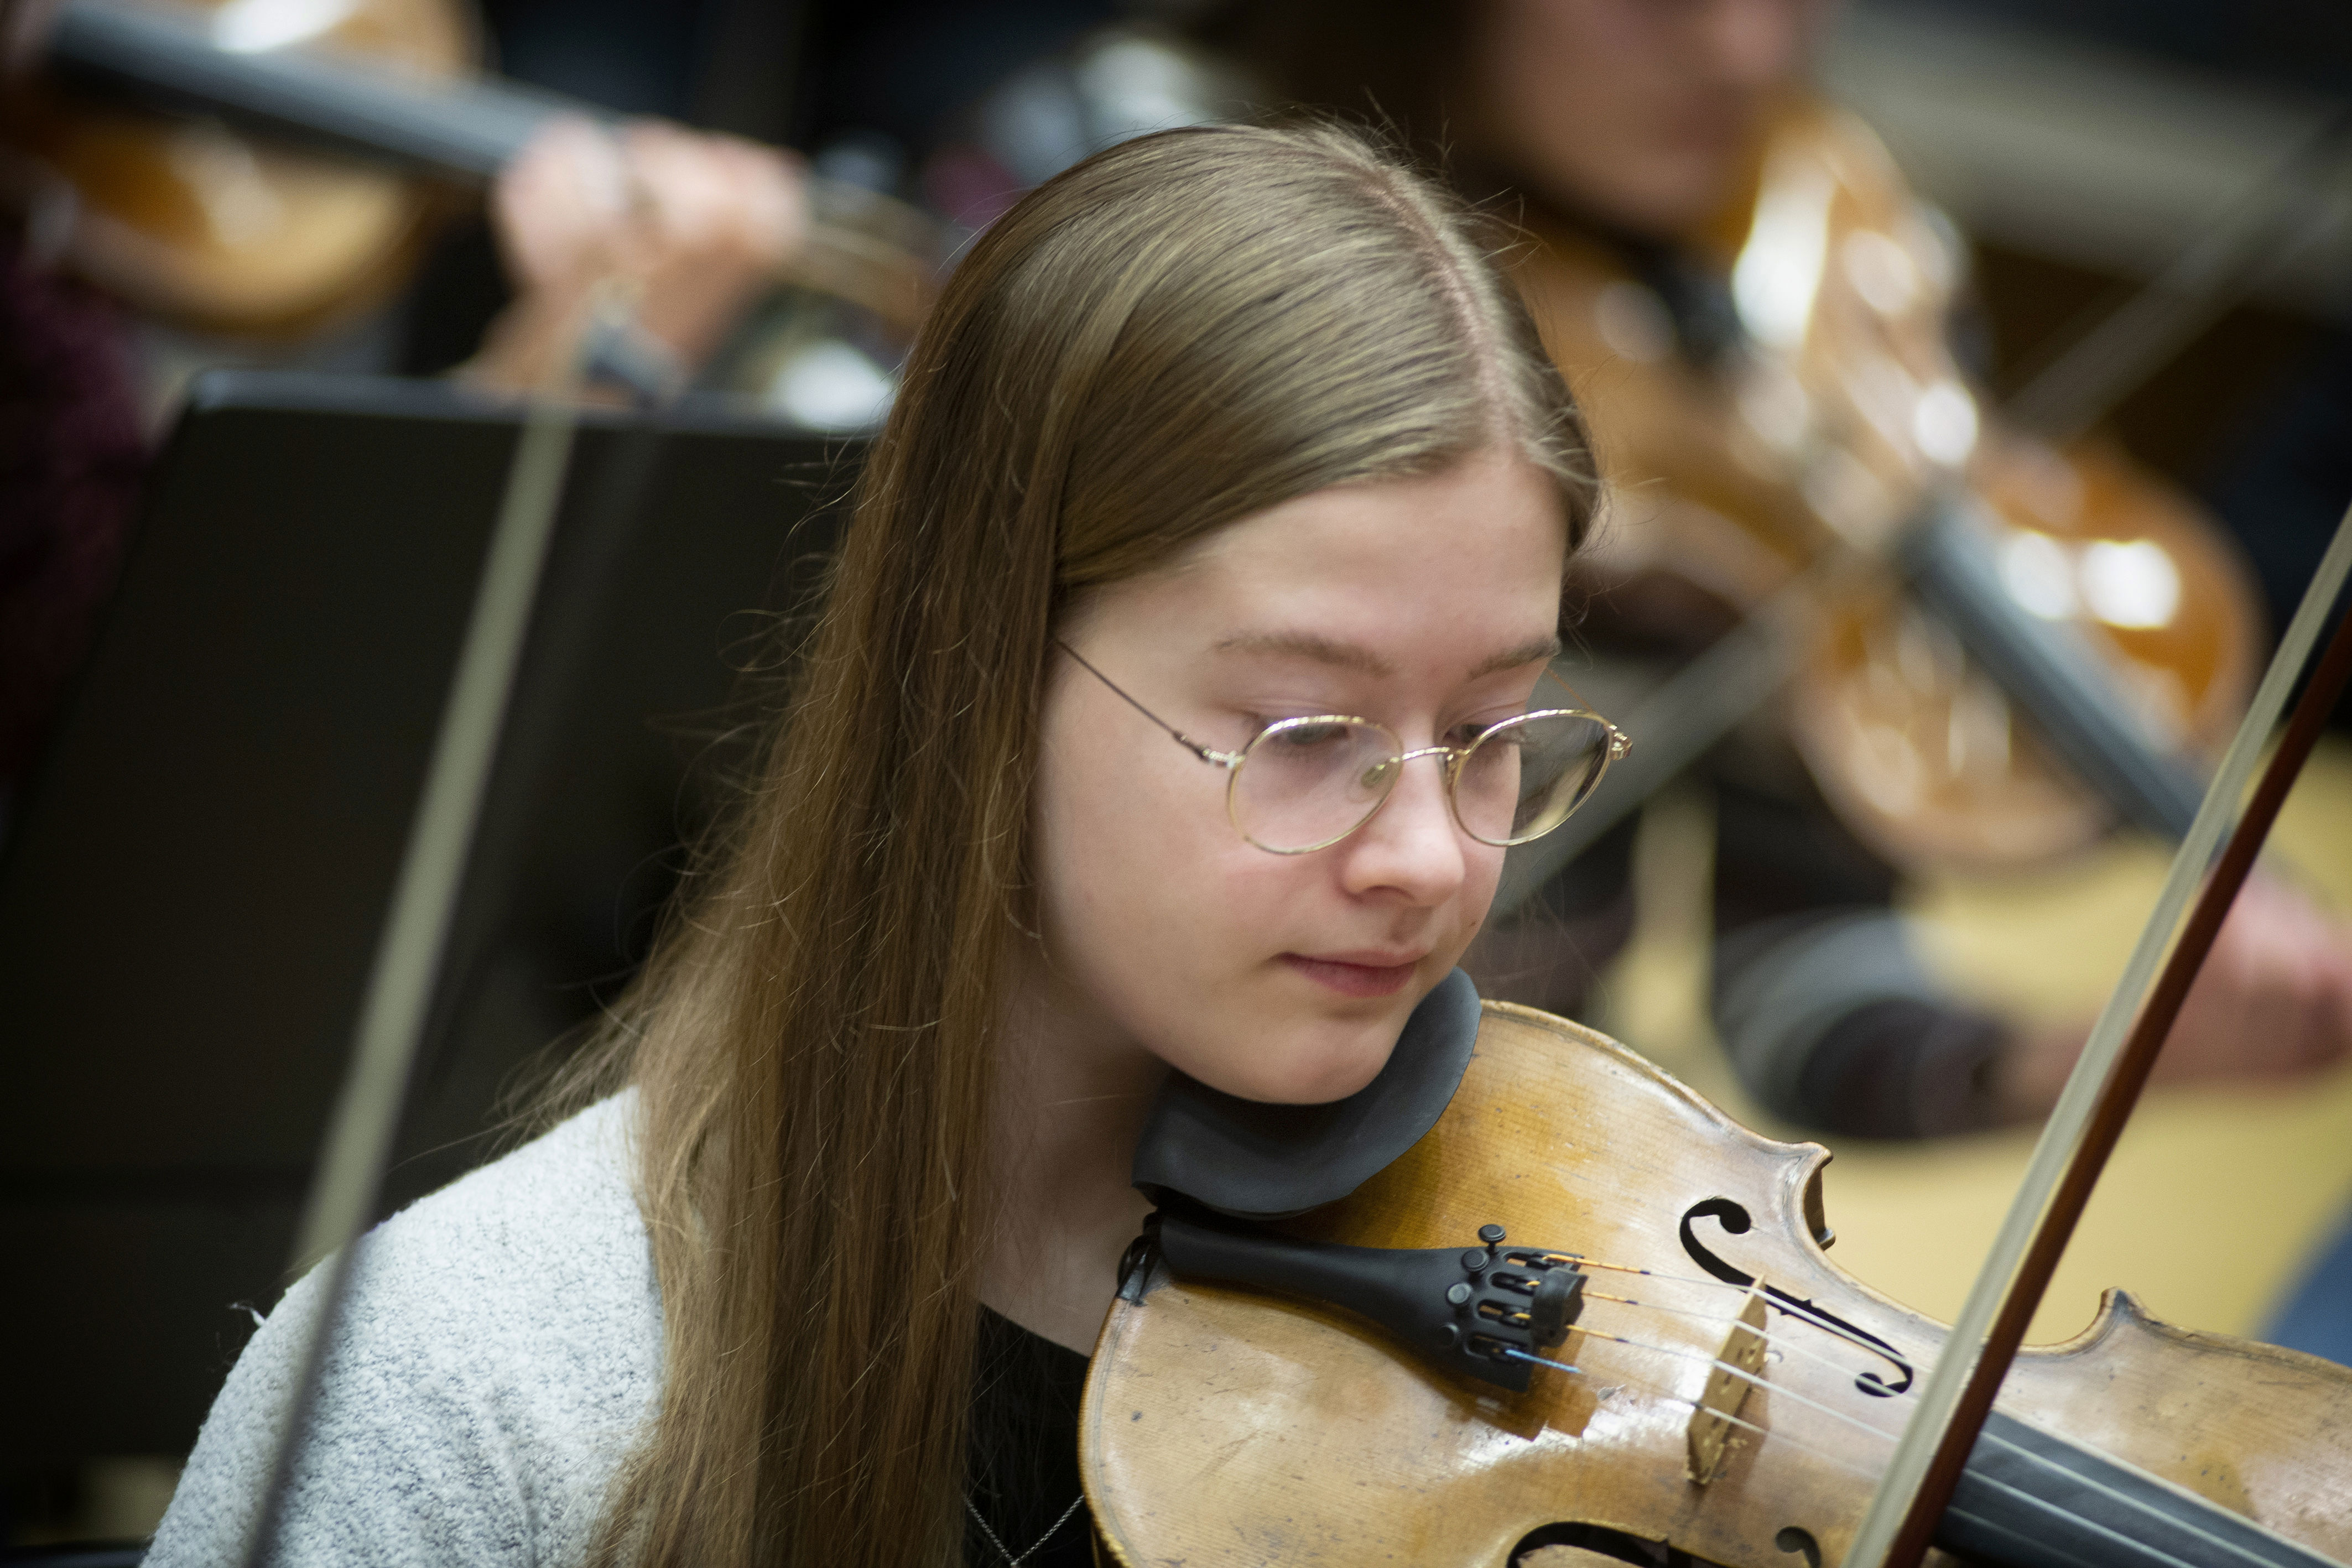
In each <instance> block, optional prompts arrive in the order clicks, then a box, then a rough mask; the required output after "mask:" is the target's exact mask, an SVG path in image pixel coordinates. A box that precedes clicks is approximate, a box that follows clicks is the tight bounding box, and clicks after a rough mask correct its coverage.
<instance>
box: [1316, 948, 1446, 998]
mask: <svg viewBox="0 0 2352 1568" xmlns="http://www.w3.org/2000/svg"><path fill="white" fill-rule="evenodd" d="M1282 961H1283V962H1284V963H1286V964H1287V965H1289V966H1290V967H1292V968H1293V969H1296V970H1297V971H1298V973H1300V974H1302V975H1304V976H1306V977H1307V978H1308V979H1310V980H1313V981H1315V982H1317V983H1318V984H1319V985H1325V986H1328V987H1330V988H1331V989H1333V990H1335V991H1337V992H1339V994H1340V995H1341V996H1344V997H1387V996H1394V995H1395V994H1396V993H1397V992H1399V991H1401V990H1402V989H1404V988H1405V985H1406V983H1407V982H1409V981H1410V980H1412V972H1413V970H1414V969H1415V968H1416V967H1419V966H1418V964H1417V963H1407V964H1350V963H1348V962H1346V961H1345V960H1343V959H1339V958H1309V957H1307V956H1303V955H1301V954H1297V953H1285V954H1284V955H1283V956H1282Z"/></svg>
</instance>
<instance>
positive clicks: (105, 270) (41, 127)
mask: <svg viewBox="0 0 2352 1568" xmlns="http://www.w3.org/2000/svg"><path fill="white" fill-rule="evenodd" d="M480 52H481V48H480V38H479V32H478V28H477V26H475V24H474V22H473V19H472V18H471V16H470V15H469V14H467V13H466V12H463V11H461V10H457V9H455V8H453V0H335V3H333V4H327V5H316V6H303V5H283V4H275V3H272V0H194V3H190V4H178V5H148V4H131V3H126V0H62V3H61V4H59V5H57V6H56V8H55V13H54V15H53V16H50V17H49V18H48V21H47V26H46V27H45V28H44V29H43V30H42V31H41V32H40V34H39V35H38V36H37V37H36V38H34V39H33V40H32V59H33V61H34V63H36V64H37V66H38V67H39V74H38V75H37V76H35V77H33V78H32V79H30V80H28V81H25V82H20V83H12V84H11V88H10V93H9V99H8V106H7V109H6V111H5V114H0V141H5V149H6V151H7V152H10V153H13V155H14V156H13V158H11V159H10V162H11V163H13V165H14V166H15V167H14V175H15V178H14V180H13V183H15V184H16V186H17V187H19V190H18V195H19V197H20V199H21V200H22V201H23V203H24V204H26V206H27V207H28V208H29V209H30V224H29V226H31V227H32V228H34V229H35V230H36V231H38V230H39V229H41V228H42V226H43V225H44V224H45V223H46V224H47V225H48V226H49V227H50V228H52V229H54V230H56V231H57V233H58V235H59V238H58V246H59V248H61V249H62V250H63V252H64V255H65V257H66V259H67V260H68V263H69V264H70V265H72V266H73V267H75V268H76V269H77V270H78V271H79V272H81V273H82V274H83V275H85V276H86V277H89V280H90V281H92V282H94V283H96V284H98V285H99V286H100V287H103V288H105V289H107V290H108V291H109V292H110V293H113V294H115V295H117V296H119V297H120V298H124V299H126V300H127V301H129V302H130V303H131V304H132V305H134V306H136V307H138V308H142V309H143V310H146V311H148V312H150V313H152V314H154V315H157V316H159V317H162V318H164V319H170V320H174V321H178V322H181V323H184V324H187V325H192V326H197V327H201V328H205V329H212V330H221V331H246V332H289V331H301V330H308V329H311V328H313V327H315V326H316V325H318V324H319V323H320V322H321V321H323V320H326V319H332V318H335V317H337V316H342V315H348V314H351V313H352V312H353V311H355V310H358V309H361V308H365V307H367V306H369V305H372V304H373V303H375V302H377V301H379V300H381V299H382V298H385V297H386V296H387V295H389V294H390V293H391V292H392V291H394V289H396V288H397V287H398V286H399V285H400V283H401V282H402V281H403V279H404V277H405V276H406V273H407V271H408V266H409V263H410V262H411V261H413V260H414V259H415V256H417V254H418V253H419V250H420V248H421V246H422V244H423V242H424V240H425V238H426V237H428V236H429V234H430V232H431V220H432V219H433V217H434V216H435V214H436V213H437V212H439V211H440V210H443V209H445V208H446V206H447V205H448V197H447V193H448V192H449V191H450V190H452V189H453V188H457V187H462V186H465V185H467V184H472V185H479V184H481V183H486V182H488V180H489V179H491V178H492V177H493V176H495V175H496V174H497V173H498V172H499V170H501V169H503V168H504V167H506V166H507V164H508V163H509V162H511V161H512V160H513V159H514V157H515V156H516V155H517V154H518V153H520V152H521V151H522V149H523V147H524V146H525V145H526V144H527V143H528V142H529V141H530V140H531V139H532V138H533V137H534V136H536V135H537V134H538V133H539V132H540V131H541V130H542V129H543V128H544V127H545V126H546V125H547V123H548V122H549V121H550V120H553V119H555V118H557V117H559V116H578V117H583V118H586V119H588V120H593V121H597V122H601V123H609V122H611V121H612V120H613V119H614V117H613V116H611V115H609V114H607V113H606V112H604V110H600V109H598V108H596V107H594V106H593V105H590V104H585V103H582V102H579V101H577V100H573V99H564V98H562V97H559V96H557V95H555V94H551V93H544V92H539V91H535V90H526V89H521V88H518V87H516V86H514V85H512V84H509V83H504V82H500V81H498V80H496V79H495V78H489V77H487V76H483V75H480V74H479V73H478V70H477V67H478V61H479V57H480ZM809 205H810V219H811V225H810V234H809V239H808V243H807V244H806V246H804V247H803V251H802V252H801V254H800V255H799V256H796V257H795V258H794V259H793V262H792V263H791V264H790V270H789V272H788V274H787V276H786V277H782V278H780V279H779V280H778V281H779V283H780V285H784V286H791V287H797V288H799V289H801V290H803V292H804V293H806V294H814V295H817V296H822V297H823V298H826V299H830V300H834V301H838V302H842V303H844V304H845V305H847V306H849V307H851V308H853V309H855V310H856V311H857V312H859V313H860V315H861V320H862V322H863V323H865V325H866V331H865V335H866V336H869V337H873V336H879V337H881V338H883V339H886V340H887V343H886V344H885V345H884V347H885V348H886V349H887V348H896V349H899V350H903V348H904V347H905V344H906V342H907V341H908V340H911V338H912V334H913V331H914V328H915V324H916V323H917V322H918V321H919V319H921V316H922V313H923V311H924V309H925V308H927V307H928V305H929V299H930V298H931V294H932V292H933V288H934V283H935V277H936V273H937V270H938V267H939V266H940V262H941V260H942V259H943V257H944V256H945V240H944V237H943V236H942V235H940V232H939V230H938V228H937V226H936V225H933V224H932V223H931V221H930V220H929V218H927V217H925V216H924V215H923V214H920V213H918V212H917V211H915V210H914V209H913V208H911V207H908V206H906V205H905V204H902V203H899V202H897V201H895V200H892V199H891V198H889V197H887V196H884V195H881V194H878V193H875V192H871V191H867V190H865V189H863V188H861V187H858V186H855V185H849V184H845V183H842V182H839V181H835V180H828V179H824V178H822V177H812V178H811V179H810V181H809ZM784 314H786V315H789V314H790V313H789V312H785V313H784ZM803 314H805V312H803ZM808 325H809V324H808V323H807V322H805V321H794V322H790V323H788V326H790V327H793V328H797V329H800V330H798V331H797V332H794V331H790V330H787V331H784V332H782V333H781V334H780V335H778V337H777V340H772V341H770V342H763V343H761V344H757V345H754V346H752V347H751V348H750V349H748V350H742V351H740V352H739V353H738V354H737V356H736V358H737V359H738V361H740V363H739V365H738V367H737V377H736V379H737V380H738V381H740V382H744V383H746V384H757V385H764V384H765V382H766V381H767V380H769V379H772V377H773V375H774V374H775V373H776V372H777V371H778V369H779V364H780V362H781V361H782V358H783V357H784V355H785V354H786V353H787V352H788V351H789V350H791V349H792V348H793V347H795V346H797V345H798V344H799V343H800V342H801V341H802V340H803V339H804V338H806V336H807V331H806V329H807V327H808Z"/></svg>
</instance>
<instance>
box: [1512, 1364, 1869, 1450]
mask: <svg viewBox="0 0 2352 1568" xmlns="http://www.w3.org/2000/svg"><path fill="white" fill-rule="evenodd" d="M1503 1354H1506V1355H1507V1356H1510V1357H1511V1358H1512V1359H1514V1360H1517V1361H1525V1362H1531V1363H1533V1364H1536V1365H1538V1366H1549V1367H1550V1368H1552V1369H1553V1370H1554V1371H1556V1372H1582V1373H1583V1375H1585V1376H1587V1377H1590V1376H1591V1373H1589V1372H1584V1371H1583V1368H1581V1367H1575V1366H1570V1365H1569V1364H1567V1363H1566V1362H1559V1361H1546V1360H1545V1359H1544V1358H1543V1357H1542V1356H1539V1355H1529V1354H1528V1353H1527V1352H1526V1351H1523V1350H1506V1351H1505V1352H1504V1353H1503ZM1633 1381H1634V1382H1638V1383H1641V1384H1642V1385H1643V1386H1644V1387H1646V1388H1648V1389H1649V1391H1650V1392H1651V1393H1652V1394H1654V1395H1656V1396H1658V1397H1659V1398H1661V1399H1671V1400H1673V1401H1674V1402H1675V1404H1677V1405H1687V1406H1691V1407H1692V1408H1693V1409H1697V1408H1699V1407H1700V1406H1699V1402H1698V1401H1697V1400H1696V1399H1693V1398H1691V1397H1690V1396H1688V1395H1685V1394H1676V1393H1675V1392H1674V1391H1673V1390H1672V1389H1669V1388H1665V1387H1662V1386H1661V1385H1658V1384H1657V1383H1655V1382H1654V1381H1651V1380H1650V1379H1647V1378H1640V1377H1636V1378H1634V1379H1633ZM1707 1414H1708V1415H1710V1416H1717V1417H1718V1418H1720V1419H1722V1420H1724V1421H1727V1422H1729V1423H1730V1424H1731V1425H1732V1426H1734V1427H1740V1428H1741V1429H1743V1430H1745V1431H1749V1432H1753V1433H1755V1434H1756V1435H1757V1437H1769V1438H1773V1439H1775V1440H1776V1441H1779V1442H1782V1443H1786V1444H1788V1445H1789V1446H1790V1448H1801V1449H1802V1450H1804V1451H1805V1452H1806V1453H1808V1454H1811V1455H1812V1456H1813V1457H1814V1458H1817V1459H1820V1460H1821V1461H1822V1463H1824V1464H1831V1465H1835V1466H1837V1467H1838V1468H1839V1469H1843V1470H1851V1471H1853V1473H1854V1474H1855V1475H1857V1476H1860V1477H1861V1478H1862V1479H1864V1480H1866V1481H1875V1480H1877V1479H1878V1477H1877V1476H1876V1475H1875V1474H1874V1473H1873V1472H1871V1471H1870V1470H1868V1469H1864V1468H1863V1467H1862V1466H1860V1465H1857V1464H1855V1463H1854V1462H1853V1460H1852V1459H1849V1458H1843V1457H1842V1456H1840V1455H1837V1454H1832V1453H1831V1452H1830V1451H1829V1450H1828V1449H1827V1448H1816V1447H1814V1446H1813V1445H1812V1444H1811V1443H1808V1442H1806V1441H1805V1440H1804V1439H1803V1438H1801V1437H1797V1436H1795V1435H1794V1434H1792V1433H1789V1432H1776V1431H1774V1430H1772V1429H1771V1428H1770V1427H1759V1426H1758V1425H1757V1424H1756V1423H1755V1422H1753V1421H1748V1420H1743V1419H1741V1418H1740V1417H1739V1416H1727V1415H1725V1414H1724V1413H1723V1412H1722V1411H1720V1410H1710V1411H1708V1412H1707Z"/></svg>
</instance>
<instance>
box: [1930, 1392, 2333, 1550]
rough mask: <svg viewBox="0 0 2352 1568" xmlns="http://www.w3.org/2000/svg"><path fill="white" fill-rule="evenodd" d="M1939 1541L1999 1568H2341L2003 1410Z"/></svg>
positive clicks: (1972, 1460)
mask: <svg viewBox="0 0 2352 1568" xmlns="http://www.w3.org/2000/svg"><path fill="white" fill-rule="evenodd" d="M1936 1544H1937V1545H1938V1546H1940V1547H1942V1548H1944V1549H1945V1550H1946V1551H1948V1552H1957V1553H1958V1554H1960V1555H1961V1556H1962V1557H1963V1558H1965V1559H1966V1560H1968V1561H1969V1562H1976V1563H1999V1564H2000V1565H2001V1568H2082V1565H2083V1564H2084V1563H2098V1564H2100V1565H2101V1568H2333V1565H2332V1564H2331V1563H2330V1562H2329V1559H2327V1558H2326V1557H2324V1556H2322V1555H2321V1554H2319V1553H2318V1552H2314V1551H2312V1550H2311V1549H2310V1548H2309V1547H2306V1546H2300V1545H2297V1544H2296V1543H2295V1542H2292V1541H2289V1540H2287V1539H2286V1538H2285V1537H2284V1536H2282V1535H2279V1534H2276V1533H2274V1532H2273V1531H2269V1530H2266V1529H2264V1528H2263V1526H2261V1525H2259V1524H2257V1523H2255V1522H2254V1521H2252V1520H2250V1519H2247V1518H2246V1517H2244V1516H2243V1515H2242V1514H2238V1513H2233V1512H2231V1511H2230V1510H2228V1509H2226V1508H2223V1507H2221V1505H2220V1504H2218V1503H2214V1502H2210V1501H2208V1500H2206V1499H2204V1498H2201V1497H2199V1496H2198V1495H2197V1494H2196V1493H2194V1492H2192V1491H2189V1490H2186V1489H2185V1488H2182V1487H2178V1486H2175V1485H2173V1484H2172V1483H2171V1482H2169V1481H2167V1480H2164V1479H2160V1478H2158V1477H2156V1476H2152V1475H2150V1474H2148V1473H2147V1471H2146V1470H2143V1469H2139V1468H2137V1466H2134V1465H2128V1464H2126V1463H2124V1462H2123V1461H2122V1460H2120V1459H2117V1458H2114V1457H2112V1456H2110V1455H2107V1454H2103V1453H2100V1452H2099V1451H2097V1450H2096V1449H2095V1448H2084V1446H2082V1445H2081V1444H2079V1443H2073V1442H2069V1441H2068V1440H2067V1439H2065V1438H2063V1437H2055V1436H2053V1435H2052V1434H2051V1433H2048V1432H2045V1431H2043V1430H2042V1429H2041V1428H2040V1427H2030V1426H2027V1425H2026V1424H2025V1423H2024V1422H2022V1421H2018V1420H2014V1419H2012V1418H2011V1417H2010V1416H2004V1415H2002V1414H2000V1412H1999V1411H1995V1412H1993V1414H1992V1415H1991V1416H1990V1417H1989V1418H1987V1420H1986V1422H1985V1426H1984V1430H1983V1432H1982V1434H1981V1435H1980V1436H1979V1437H1978V1438H1977V1443H1976V1447H1975V1448H1973V1449H1971V1450H1970V1451H1969V1463H1968V1469H1967V1470H1966V1471H1965V1472H1964V1473H1963V1474H1962V1476H1961V1478H1960V1484H1959V1488H1958V1490H1956V1491H1955V1492H1954V1493H1953V1494H1952V1505H1951V1507H1950V1508H1949V1509H1948V1510H1947V1511H1945V1514H1944V1518H1943V1521H1942V1522H1941V1523H1940V1524H1938V1525H1937V1527H1936Z"/></svg>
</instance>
